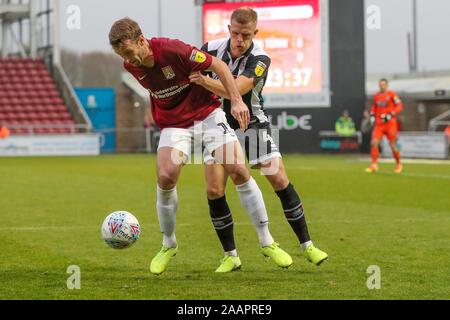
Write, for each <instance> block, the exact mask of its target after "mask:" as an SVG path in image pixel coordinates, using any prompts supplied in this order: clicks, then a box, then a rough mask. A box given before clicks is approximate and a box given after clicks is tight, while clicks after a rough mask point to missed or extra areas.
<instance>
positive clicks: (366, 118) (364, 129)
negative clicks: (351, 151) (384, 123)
mask: <svg viewBox="0 0 450 320" xmlns="http://www.w3.org/2000/svg"><path fill="white" fill-rule="evenodd" d="M360 130H361V133H362V142H361V152H364V153H368V152H369V151H370V140H371V137H372V124H371V123H370V113H369V111H368V110H364V113H363V118H362V120H361V127H360Z"/></svg>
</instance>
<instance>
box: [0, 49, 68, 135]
mask: <svg viewBox="0 0 450 320" xmlns="http://www.w3.org/2000/svg"><path fill="white" fill-rule="evenodd" d="M0 120H2V121H5V122H6V123H7V124H10V125H14V124H15V125H50V126H51V125H53V124H63V125H67V126H69V127H70V126H72V127H73V126H74V125H75V121H73V119H72V117H71V115H70V113H69V111H68V108H67V107H66V106H65V103H64V100H63V99H62V98H61V95H60V93H59V91H58V89H57V86H56V85H55V82H54V80H53V78H52V75H51V73H50V69H49V68H48V67H47V65H46V64H45V63H44V60H43V59H36V60H35V59H32V58H20V57H7V58H3V59H0ZM69 127H68V128H57V129H49V128H47V129H46V128H36V130H34V133H35V134H62V133H70V132H72V130H74V129H73V128H69ZM12 132H15V133H19V134H20V133H24V132H25V133H26V134H29V132H30V130H28V129H20V128H15V129H14V131H12Z"/></svg>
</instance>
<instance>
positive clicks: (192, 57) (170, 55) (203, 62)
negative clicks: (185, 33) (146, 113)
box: [124, 38, 220, 129]
mask: <svg viewBox="0 0 450 320" xmlns="http://www.w3.org/2000/svg"><path fill="white" fill-rule="evenodd" d="M148 41H149V43H150V46H151V48H152V50H153V55H154V58H155V65H154V66H153V67H152V68H147V67H145V66H141V67H134V66H133V65H131V64H129V63H126V62H125V63H124V67H125V69H126V70H128V72H130V73H131V74H132V75H133V76H134V77H135V78H136V79H137V80H138V81H139V83H140V84H141V85H142V86H143V87H144V88H146V89H147V90H148V91H149V92H150V100H151V111H152V115H153V120H154V122H155V124H156V125H157V126H158V127H159V128H161V129H164V128H168V127H172V128H188V127H190V126H192V125H193V124H194V122H195V121H201V120H203V119H205V118H206V117H207V116H208V115H209V114H210V113H211V112H213V111H214V110H215V109H216V108H217V107H219V106H220V101H219V99H218V98H217V96H216V95H214V94H213V93H211V92H210V91H208V90H206V89H204V88H203V87H201V86H199V85H196V84H193V83H190V82H189V75H190V74H191V73H192V72H194V71H204V70H206V69H208V68H209V67H210V66H211V63H212V56H211V55H209V54H208V53H205V52H203V51H201V50H199V49H197V48H195V47H193V46H190V45H188V44H185V43H184V42H182V41H180V40H172V39H167V38H152V39H149V40H148Z"/></svg>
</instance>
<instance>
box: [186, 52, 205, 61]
mask: <svg viewBox="0 0 450 320" xmlns="http://www.w3.org/2000/svg"><path fill="white" fill-rule="evenodd" d="M189 59H190V60H191V61H195V62H198V63H203V62H205V61H206V55H205V54H204V53H203V52H201V51H198V50H196V49H194V50H192V53H191V57H190V58H189Z"/></svg>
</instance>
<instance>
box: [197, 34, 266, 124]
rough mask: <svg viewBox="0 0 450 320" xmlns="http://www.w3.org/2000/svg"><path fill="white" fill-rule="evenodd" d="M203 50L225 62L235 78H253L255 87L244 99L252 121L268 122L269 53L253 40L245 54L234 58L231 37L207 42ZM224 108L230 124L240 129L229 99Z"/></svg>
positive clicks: (213, 75)
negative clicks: (267, 83)
mask: <svg viewBox="0 0 450 320" xmlns="http://www.w3.org/2000/svg"><path fill="white" fill-rule="evenodd" d="M202 50H203V51H205V52H208V53H209V54H211V55H213V56H215V57H217V58H219V59H221V60H222V61H223V62H225V64H227V65H228V68H229V69H230V71H231V73H232V74H233V76H234V77H235V78H237V77H239V76H241V75H243V76H246V77H248V78H253V89H252V90H250V91H249V92H247V93H246V94H245V95H243V96H242V99H243V101H244V103H245V104H246V105H247V107H248V108H249V110H250V123H255V122H267V121H268V119H267V116H266V112H265V110H264V101H263V97H262V90H263V87H264V84H265V83H266V79H267V73H268V70H269V66H270V57H269V55H268V54H267V53H266V52H265V51H264V50H263V49H261V48H260V47H259V46H258V45H257V44H256V43H254V42H253V43H252V45H251V46H250V48H249V49H248V50H247V51H246V52H245V53H244V55H242V56H241V57H239V58H237V59H234V60H233V58H232V57H231V52H230V39H229V38H224V39H219V40H213V41H210V42H207V43H205V44H204V45H203V47H202ZM212 77H213V78H215V79H217V78H218V77H217V75H215V74H212ZM223 109H224V111H225V113H226V115H227V120H228V123H229V124H230V126H231V127H232V128H233V129H238V128H239V124H238V122H237V121H236V119H234V117H233V116H232V115H231V103H230V101H229V100H227V99H224V100H223Z"/></svg>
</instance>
